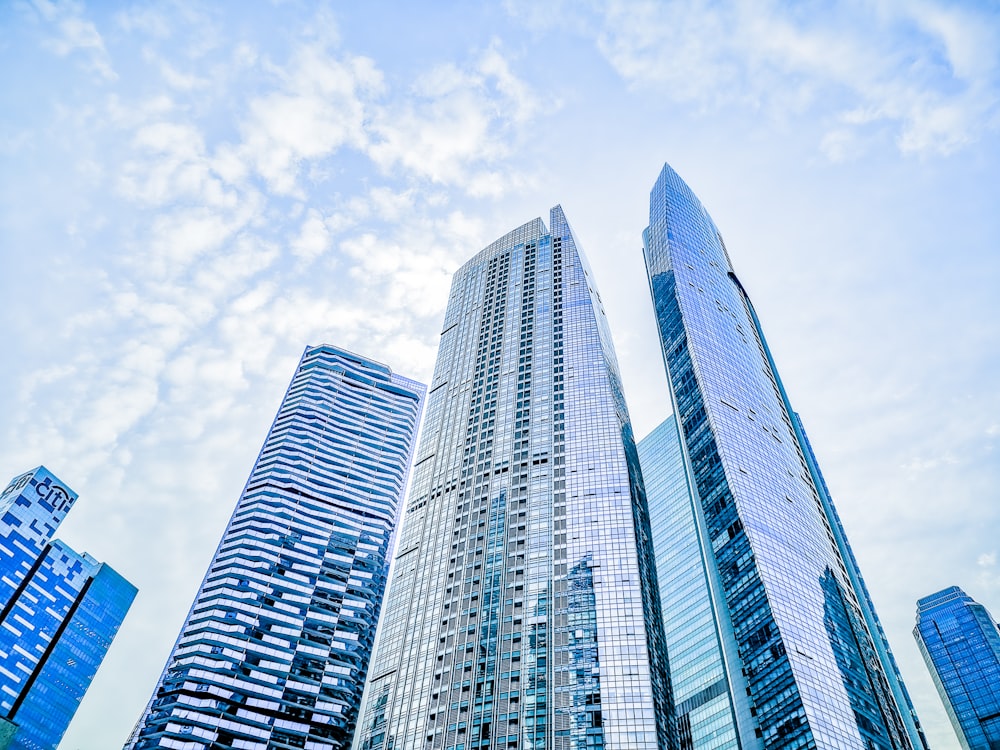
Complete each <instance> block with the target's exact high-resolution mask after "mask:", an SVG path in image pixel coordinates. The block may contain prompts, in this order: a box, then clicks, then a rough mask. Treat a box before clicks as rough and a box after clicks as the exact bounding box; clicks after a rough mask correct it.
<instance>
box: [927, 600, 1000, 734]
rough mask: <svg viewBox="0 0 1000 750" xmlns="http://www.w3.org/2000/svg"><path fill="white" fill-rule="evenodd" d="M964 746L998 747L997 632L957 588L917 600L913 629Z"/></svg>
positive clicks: (999, 649) (999, 637)
mask: <svg viewBox="0 0 1000 750" xmlns="http://www.w3.org/2000/svg"><path fill="white" fill-rule="evenodd" d="M913 637H914V638H916V639H917V645H918V646H919V647H920V653H921V654H923V657H924V661H925V662H927V669H929V670H930V673H931V677H933V678H934V684H935V686H936V687H937V689H938V693H940V695H941V700H942V701H943V702H944V707H945V709H947V711H948V718H949V719H951V724H952V726H953V727H955V733H956V734H957V735H958V739H959V740H960V741H961V743H962V747H964V748H965V750H1000V632H998V630H997V623H996V620H994V619H993V618H992V617H991V616H990V613H989V612H988V611H987V610H986V607H984V606H983V605H982V604H979V603H977V602H976V601H975V600H973V599H972V597H970V596H969V595H968V594H966V593H965V592H964V591H962V589H960V588H959V587H958V586H952V587H950V588H947V589H944V590H943V591H938V592H937V593H936V594H931V595H930V596H926V597H924V598H923V599H921V600H920V601H919V602H917V625H916V627H915V628H913Z"/></svg>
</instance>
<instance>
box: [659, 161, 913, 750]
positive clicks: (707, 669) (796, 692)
mask: <svg viewBox="0 0 1000 750" xmlns="http://www.w3.org/2000/svg"><path fill="white" fill-rule="evenodd" d="M643 245H644V252H645V260H646V269H647V274H648V277H649V284H650V291H651V293H652V297H653V306H654V309H655V312H656V322H657V325H658V328H659V334H660V345H661V349H662V353H663V360H664V363H665V365H666V369H667V377H668V381H669V386H670V397H671V402H672V404H673V411H674V414H675V415H676V418H677V423H678V428H673V427H672V426H671V427H664V428H662V429H661V430H659V431H658V432H659V435H658V442H659V445H658V446H657V445H654V444H648V445H647V446H646V448H647V450H644V451H643V453H644V455H642V473H643V475H644V478H645V479H646V480H647V481H649V485H647V487H646V490H647V497H648V502H649V509H650V516H651V518H652V519H653V521H652V524H651V526H652V533H653V537H654V546H656V547H657V549H656V551H657V553H658V554H665V555H666V558H665V559H661V560H660V561H659V564H658V566H657V575H658V577H660V578H661V579H662V581H663V582H664V589H665V592H666V593H665V596H664V599H663V613H664V617H665V619H666V634H667V651H668V653H669V656H670V671H671V678H672V683H673V687H674V691H675V697H676V701H677V703H676V707H675V708H676V713H677V722H678V727H679V730H680V739H681V748H682V750H687V748H695V750H697V749H698V748H700V747H705V748H708V747H711V748H713V749H714V748H717V747H718V748H723V747H725V748H731V749H732V750H736V748H741V750H752V749H753V748H761V749H763V748H782V749H785V750H791V749H792V748H810V747H818V748H845V749H846V748H856V749H857V750H876V749H878V750H906V749H907V748H914V749H919V748H921V747H922V746H924V737H923V734H922V732H921V729H920V725H919V723H918V722H917V719H916V715H915V713H914V711H913V706H912V704H911V702H910V699H909V697H908V695H907V694H906V689H905V687H904V686H903V683H902V680H901V679H900V676H899V672H898V669H897V668H896V663H895V660H894V658H893V656H892V653H891V651H890V650H889V645H888V643H887V642H886V639H885V636H884V633H883V632H882V627H881V625H880V624H879V621H878V617H877V615H876V614H875V609H874V607H873V606H872V603H871V599H870V597H869V596H868V592H867V589H866V587H865V584H864V581H863V579H862V577H861V573H860V571H859V570H858V566H857V563H856V561H855V559H854V555H853V553H852V552H851V548H850V545H849V544H848V541H847V537H846V535H845V534H844V529H843V527H842V526H841V524H840V520H839V518H838V516H837V512H836V509H835V508H834V506H833V502H832V500H831V498H830V493H829V492H828V490H827V487H826V484H825V482H824V481H823V477H822V474H821V473H820V470H819V466H818V464H817V462H816V457H815V456H814V455H813V451H812V449H811V447H810V445H809V441H808V439H807V437H806V434H805V431H804V430H803V428H802V424H801V422H800V421H799V418H798V415H797V414H795V412H794V411H793V410H792V407H791V404H790V403H789V400H788V395H787V393H786V392H785V389H784V387H783V386H782V383H781V378H780V376H779V374H778V371H777V368H776V367H775V364H774V361H773V358H772V356H771V352H770V350H769V349H768V346H767V343H766V340H765V338H764V333H763V330H762V328H761V325H760V321H759V320H758V318H757V315H756V313H755V312H754V308H753V304H752V303H751V301H750V298H749V296H748V295H747V293H746V291H745V290H744V288H743V286H742V285H741V284H740V281H739V279H738V278H737V276H736V274H735V272H734V270H733V267H732V265H731V263H730V259H729V255H728V253H727V251H726V247H725V244H724V243H723V241H722V236H721V235H720V234H719V231H718V229H717V228H716V226H715V224H714V222H713V221H712V219H711V217H710V216H709V215H708V212H707V211H706V210H705V208H704V207H703V206H702V204H701V202H700V201H699V200H698V198H697V197H696V196H695V195H694V193H693V192H692V191H691V189H690V188H689V187H688V186H687V185H686V184H685V183H684V181H683V180H682V179H681V178H680V177H679V176H678V175H677V173H676V172H674V170H673V169H671V168H670V167H669V166H664V167H663V170H662V172H661V173H660V177H659V179H658V180H657V181H656V184H655V185H654V186H653V190H652V192H651V194H650V207H649V227H648V228H647V229H646V231H645V232H644V234H643ZM650 439H652V440H653V441H654V442H656V441H657V437H653V438H650ZM678 440H679V446H678V445H677V444H676V441H678ZM643 442H644V443H645V442H646V441H643ZM657 453H659V454H661V455H659V456H657V455H656V454H657ZM651 454H653V455H651ZM657 460H662V461H663V462H664V466H663V470H664V471H665V472H667V474H669V475H670V476H665V477H662V478H661V477H658V476H657V474H658V472H657V471H654V463H655V462H656V461H657ZM661 482H662V485H663V487H664V488H665V489H666V490H667V493H666V494H661V490H660V488H659V487H658V485H659V484H660V483H661ZM685 496H686V497H685ZM661 503H666V504H667V505H669V506H670V507H669V508H666V507H662V506H661ZM666 513H669V514H671V515H672V516H673V520H672V521H671V523H673V524H681V525H683V526H685V527H686V528H687V529H688V532H687V536H684V537H683V538H682V539H680V540H679V541H683V547H679V548H678V549H679V553H678V555H677V556H673V555H670V554H666V550H663V549H661V548H660V547H659V546H657V544H658V542H659V540H660V539H664V538H666V539H669V537H670V535H671V534H677V529H676V526H675V527H674V528H673V529H671V528H669V527H667V528H664V527H661V526H660V523H659V521H658V519H659V518H661V517H665V516H664V514H666ZM690 534H694V535H695V539H694V540H692V539H691V538H690ZM681 552H682V554H681ZM674 566H686V567H678V568H675V567H674ZM672 586H685V587H687V589H686V593H682V592H680V591H679V590H677V589H673V590H671V587H672ZM726 693H728V695H725V694H726ZM699 725H701V729H700V730H699ZM716 730H717V731H718V734H716V733H715V732H716ZM699 731H702V732H703V734H702V735H701V736H702V739H701V740H698V732H699Z"/></svg>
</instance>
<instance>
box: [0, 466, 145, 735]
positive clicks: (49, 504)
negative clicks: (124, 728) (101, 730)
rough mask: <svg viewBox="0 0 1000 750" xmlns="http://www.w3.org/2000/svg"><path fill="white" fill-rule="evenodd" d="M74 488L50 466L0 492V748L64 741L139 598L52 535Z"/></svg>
mask: <svg viewBox="0 0 1000 750" xmlns="http://www.w3.org/2000/svg"><path fill="white" fill-rule="evenodd" d="M76 499H77V495H76V493H75V492H73V490H71V489H69V488H68V487H67V486H66V485H65V484H63V483H62V482H61V481H60V480H59V479H58V477H56V476H55V475H54V474H52V473H51V472H50V471H49V470H48V469H46V468H45V467H44V466H39V467H38V468H37V469H34V470H33V471H29V472H27V473H25V474H22V475H20V476H18V477H15V478H14V479H13V480H11V482H10V484H8V485H7V488H6V489H5V490H4V491H3V492H2V493H0V748H4V749H5V750H6V748H12V749H13V750H37V749H38V748H54V747H55V746H56V745H58V744H59V741H60V740H61V739H62V736H63V734H64V733H65V732H66V729H67V728H68V727H69V723H70V720H71V719H72V718H73V715H74V714H75V713H76V709H77V707H78V706H79V705H80V701H81V700H82V699H83V696H84V693H86V691H87V688H88V687H89V686H90V683H91V681H92V680H93V679H94V675H95V674H96V673H97V668H98V667H99V666H100V664H101V662H102V661H103V660H104V655H105V654H106V653H107V651H108V648H109V647H110V646H111V641H112V640H113V639H114V637H115V635H116V634H117V633H118V629H119V627H121V624H122V620H124V618H125V614H126V613H127V612H128V610H129V607H130V606H131V605H132V600H133V599H135V594H136V589H135V587H134V586H133V585H132V584H131V583H129V582H128V581H126V580H125V579H124V578H122V577H121V576H120V575H118V573H116V572H115V571H114V569H112V568H111V567H110V566H109V565H106V564H104V563H101V562H98V561H97V560H95V559H94V558H93V557H91V556H90V555H88V554H86V553H84V554H80V553H78V552H75V551H73V550H72V549H71V548H70V547H69V546H67V545H66V544H65V543H63V542H62V541H60V540H58V539H53V538H52V535H53V534H54V533H55V532H56V529H57V528H58V527H59V524H60V523H61V522H62V520H63V519H64V518H65V517H66V514H67V513H68V512H69V510H70V508H72V506H73V504H74V503H75V502H76Z"/></svg>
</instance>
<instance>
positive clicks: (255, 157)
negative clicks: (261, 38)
mask: <svg viewBox="0 0 1000 750" xmlns="http://www.w3.org/2000/svg"><path fill="white" fill-rule="evenodd" d="M269 72H270V73H271V74H272V75H273V76H274V77H275V79H276V82H277V84H278V86H277V87H276V90H274V91H272V92H271V93H269V94H266V95H264V96H261V97H258V98H255V99H254V100H253V101H251V102H250V104H249V117H248V120H247V122H246V124H245V125H244V126H243V128H242V129H243V143H242V144H241V146H240V151H241V153H242V156H243V157H244V158H245V159H247V160H248V161H249V163H251V164H253V166H254V168H255V169H256V171H257V172H258V173H259V174H260V175H261V176H263V177H264V179H265V180H266V181H267V183H268V186H269V187H270V189H271V190H272V191H273V192H275V193H277V194H279V195H281V194H293V195H299V196H301V195H302V193H301V189H300V188H299V187H298V184H297V179H298V175H299V172H300V169H301V166H302V164H303V162H306V161H308V160H317V159H322V158H325V157H328V156H330V155H331V154H333V153H334V152H335V151H336V150H337V149H339V148H341V147H342V146H349V147H352V148H355V149H363V148H364V147H365V145H366V144H367V142H368V134H367V132H366V129H365V122H366V119H367V117H368V109H369V101H370V100H371V98H372V97H373V96H375V95H377V94H378V93H379V92H380V91H381V90H382V85H383V84H382V74H381V73H380V72H379V71H378V69H377V68H376V67H375V64H374V63H373V62H372V61H371V60H370V59H368V58H365V57H352V56H345V57H344V59H342V60H341V59H337V58H335V57H333V56H331V55H329V54H326V53H325V51H324V50H323V49H322V48H321V47H318V46H307V47H303V48H302V49H300V50H299V51H298V52H297V53H296V55H295V57H294V59H293V60H292V62H291V64H290V65H289V66H288V67H287V68H277V67H273V66H272V67H271V69H270V71H269Z"/></svg>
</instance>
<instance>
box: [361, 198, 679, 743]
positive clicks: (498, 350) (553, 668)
mask: <svg viewBox="0 0 1000 750" xmlns="http://www.w3.org/2000/svg"><path fill="white" fill-rule="evenodd" d="M550 227H551V229H547V228H546V227H545V224H544V223H543V222H542V220H541V219H535V220H534V221H531V222H529V223H527V224H525V225H524V226H522V227H519V228H518V229H515V230H514V231H512V232H510V233H509V234H507V235H505V236H504V237H502V238H500V239H499V240H497V241H496V242H494V243H493V244H491V245H490V246H489V247H487V248H486V249H484V250H483V251H482V252H480V253H479V254H478V255H476V256H475V257H474V258H472V260H470V261H469V262H468V263H466V264H465V265H464V266H463V267H462V268H461V269H460V270H459V271H458V272H457V273H456V274H455V277H454V280H453V282H452V288H451V296H450V299H449V303H448V310H447V312H446V315H445V321H444V327H443V330H442V334H441V344H440V348H439V350H438V357H437V365H436V368H435V372H434V380H433V383H432V385H431V389H430V392H429V396H428V405H427V416H426V419H425V423H424V428H423V437H422V438H421V443H420V448H419V449H418V452H417V456H416V463H415V465H414V476H413V484H412V487H411V490H410V495H409V499H408V502H407V507H406V512H405V514H404V516H403V520H402V523H401V528H400V539H399V544H398V547H397V551H396V557H395V561H394V568H393V574H392V580H391V581H390V583H389V588H388V591H387V595H386V604H385V612H384V615H383V618H382V622H381V623H380V625H379V633H378V637H377V641H376V646H375V654H374V656H373V660H372V668H371V670H370V672H369V678H368V683H367V685H366V688H365V697H364V700H363V703H362V709H361V716H360V719H359V725H358V730H357V732H356V733H355V739H354V747H355V748H356V749H357V750H390V749H391V750H402V749H403V748H407V749H416V748H428V749H429V748H447V749H448V750H471V749H472V748H525V749H527V748H532V749H538V750H541V749H542V748H555V749H557V750H576V749H578V748H579V749H581V750H582V749H584V748H622V749H624V748H637V749H640V750H645V749H649V750H651V749H652V748H674V747H676V742H675V737H676V729H675V727H674V726H673V720H672V712H671V710H670V705H671V699H670V688H669V682H668V679H667V677H666V650H665V646H664V639H663V630H662V622H661V616H660V611H659V598H658V595H657V594H658V589H657V585H656V578H655V575H656V574H655V562H654V559H653V551H652V545H651V538H650V530H649V520H648V515H647V508H646V498H645V494H644V491H643V489H642V481H641V478H640V474H639V468H638V456H637V453H636V448H635V442H634V439H633V436H632V431H631V424H630V421H629V417H628V413H627V411H626V408H625V401H624V398H623V395H622V389H621V381H620V378H619V374H618V366H617V362H616V359H615V354H614V351H613V349H612V346H611V339H610V336H609V334H608V328H607V322H606V319H605V317H604V311H603V309H602V306H601V302H600V296H599V295H598V293H597V289H596V287H595V286H594V280H593V276H592V274H591V272H590V271H589V269H588V268H587V265H586V262H585V260H584V258H583V256H582V254H581V253H580V251H579V249H578V247H577V243H576V240H575V238H574V236H573V234H572V232H571V230H570V228H569V225H568V224H567V222H566V218H565V216H564V215H563V212H562V210H561V209H560V208H559V207H556V208H553V209H552V211H551V213H550Z"/></svg>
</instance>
